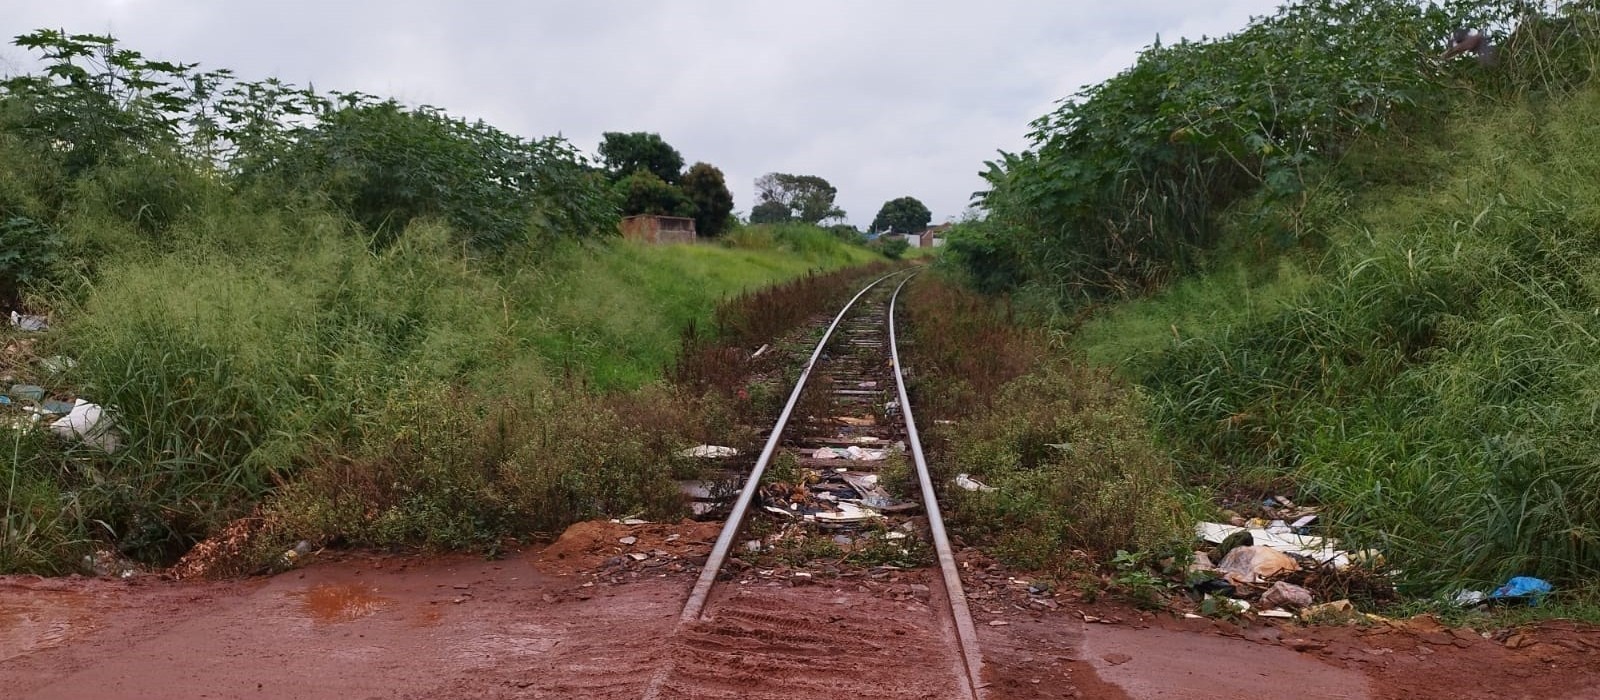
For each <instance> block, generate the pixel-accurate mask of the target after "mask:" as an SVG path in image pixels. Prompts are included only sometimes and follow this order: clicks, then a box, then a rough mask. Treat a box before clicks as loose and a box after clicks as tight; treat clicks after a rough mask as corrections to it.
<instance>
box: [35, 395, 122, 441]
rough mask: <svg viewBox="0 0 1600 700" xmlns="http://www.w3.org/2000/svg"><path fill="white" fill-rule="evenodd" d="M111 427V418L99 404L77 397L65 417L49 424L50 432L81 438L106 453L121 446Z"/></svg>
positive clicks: (65, 436)
mask: <svg viewBox="0 0 1600 700" xmlns="http://www.w3.org/2000/svg"><path fill="white" fill-rule="evenodd" d="M111 428H112V423H111V419H110V418H109V417H107V416H106V415H105V409H103V408H101V407H100V406H99V404H92V403H89V402H88V401H84V400H83V399H78V402H77V404H76V405H74V406H73V407H72V411H71V412H70V413H68V414H67V415H66V416H65V417H63V418H61V419H60V420H57V421H56V422H54V423H51V424H50V432H53V433H55V434H57V435H60V436H61V437H64V438H69V439H77V440H81V441H83V443H84V444H86V445H92V446H94V447H98V448H100V450H101V451H103V452H106V453H111V452H116V451H117V449H118V448H120V447H121V446H122V444H121V441H120V440H118V439H117V435H116V433H114V432H112V430H111Z"/></svg>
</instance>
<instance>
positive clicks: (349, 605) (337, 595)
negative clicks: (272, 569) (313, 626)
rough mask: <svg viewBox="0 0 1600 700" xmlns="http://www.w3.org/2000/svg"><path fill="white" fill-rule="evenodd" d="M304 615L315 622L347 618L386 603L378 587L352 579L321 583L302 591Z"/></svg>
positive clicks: (362, 613) (371, 611)
mask: <svg viewBox="0 0 1600 700" xmlns="http://www.w3.org/2000/svg"><path fill="white" fill-rule="evenodd" d="M301 595H302V607H303V608H304V609H305V612H306V615H309V616H310V617H311V619H313V620H316V621H317V622H325V623H331V622H350V621H351V620H358V619H360V618H363V617H366V616H368V615H371V614H373V613H376V612H378V611H379V610H382V609H384V608H386V607H388V606H389V602H390V601H389V599H388V598H385V597H383V596H380V595H378V589H376V588H373V587H371V586H362V585H359V584H353V583H322V584H318V585H315V586H312V587H311V588H308V589H306V590H305V591H304V592H303V593H302V594H301Z"/></svg>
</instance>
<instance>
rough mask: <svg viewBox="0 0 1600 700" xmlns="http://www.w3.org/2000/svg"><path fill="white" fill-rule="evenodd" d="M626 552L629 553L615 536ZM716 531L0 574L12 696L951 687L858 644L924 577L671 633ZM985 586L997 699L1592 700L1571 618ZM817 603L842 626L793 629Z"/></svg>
mask: <svg viewBox="0 0 1600 700" xmlns="http://www.w3.org/2000/svg"><path fill="white" fill-rule="evenodd" d="M674 535H675V536H674ZM627 536H632V537H637V538H638V541H637V542H635V543H633V544H631V545H628V546H624V545H621V544H619V543H618V540H619V539H620V538H621V537H627ZM714 536H715V528H714V526H707V525H704V524H693V523H685V524H679V525H650V526H640V527H627V526H622V525H617V524H610V523H597V524H585V525H582V526H579V527H577V528H576V530H575V531H574V533H570V534H569V536H568V537H566V538H564V539H563V540H562V541H560V542H558V543H556V544H555V545H553V546H551V547H549V548H538V549H530V550H528V551H526V552H522V553H519V554H516V555H512V556H510V557H507V558H505V559H502V560H496V561H485V560H483V559H480V558H472V557H461V556H451V557H432V558H419V557H391V556H377V555H364V554H341V555H330V554H324V555H323V556H322V557H320V558H319V560H318V561H315V562H313V563H311V564H310V565H307V566H305V567H304V568H302V569H299V570H295V571H291V572H289V573H286V574H282V575H279V576H276V577H271V578H264V579H252V580H246V581H232V582H218V583H210V582H207V583H188V582H171V581H163V580H159V579H157V578H155V577H137V578H134V579H131V580H126V581H117V580H87V579H53V580H47V579H38V578H33V577H10V578H0V683H3V687H4V696H5V697H7V698H17V699H18V700H22V699H28V700H33V699H44V698H74V699H76V698H107V699H112V700H116V699H120V698H157V697H159V698H308V699H323V698H326V699H329V700H355V699H357V698H638V697H641V694H642V692H643V690H644V688H645V686H646V685H647V683H648V682H649V680H650V678H651V675H652V674H653V673H656V672H657V671H658V670H659V669H661V668H663V666H664V665H665V664H667V663H668V662H669V661H670V662H671V663H672V664H673V665H675V666H676V667H678V668H680V669H683V670H681V671H679V672H677V675H676V676H675V678H676V680H675V681H674V683H673V684H672V686H671V688H670V691H671V692H670V696H672V697H741V696H742V694H741V691H742V690H744V689H749V688H753V687H756V686H763V687H783V688H787V689H789V693H790V694H789V697H793V698H809V697H828V698H835V697H840V696H841V695H842V694H844V693H845V692H851V691H852V689H853V692H854V694H855V695H857V696H861V692H862V691H861V689H863V688H867V689H873V688H876V689H879V690H880V691H881V692H879V693H878V694H877V695H872V696H874V697H877V696H887V695H893V696H895V697H927V698H938V697H941V695H942V694H943V693H944V692H945V691H944V690H943V689H942V686H941V685H940V683H941V682H942V681H941V680H940V679H943V678H948V676H949V669H948V668H947V667H946V666H947V664H948V660H947V659H945V658H944V657H943V656H941V655H940V654H937V653H930V652H929V651H928V650H917V649H894V648H881V647H873V648H867V647H863V646H861V645H860V644H859V639H860V638H862V637H863V636H867V635H864V634H862V632H863V630H868V629H871V630H874V631H881V630H885V629H886V630H889V631H890V634H891V636H894V635H895V633H894V630H896V629H899V628H905V627H906V626H914V625H917V624H921V623H920V622H919V621H921V620H926V619H929V616H924V615H916V614H912V613H914V612H915V611H916V610H917V609H918V608H919V606H924V605H926V604H927V601H926V599H925V591H926V590H927V587H926V586H925V585H923V584H921V583H920V581H921V580H923V579H922V578H920V577H922V576H924V575H925V574H923V573H922V572H898V573H892V574H890V575H886V576H881V577H878V578H872V577H861V578H859V579H834V580H826V579H818V578H813V577H804V576H796V575H795V572H783V571H755V570H750V571H748V572H746V573H745V574H742V575H741V576H739V577H738V578H737V579H736V580H735V582H734V583H733V584H731V585H730V586H728V587H727V588H728V592H727V593H726V594H724V595H726V596H729V600H728V603H729V604H728V605H724V606H722V609H723V610H724V611H725V612H724V613H723V614H722V615H721V616H719V617H718V618H717V619H714V620H711V621H709V622H707V623H704V624H702V625H698V626H694V627H692V628H690V629H688V630H686V631H680V632H679V633H678V634H676V635H674V634H673V630H674V625H675V622H676V619H677V615H678V612H679V609H680V606H681V605H682V601H683V597H684V595H685V593H686V591H687V590H688V587H689V585H690V583H691V578H692V574H691V573H690V572H692V570H693V565H694V562H695V559H696V557H699V556H704V549H705V545H706V543H707V542H708V541H709V540H710V539H711V538H712V537H714ZM630 553H636V554H642V555H643V557H642V558H635V557H629V556H626V555H628V554H630ZM974 577H975V580H974V581H973V585H972V591H973V598H974V604H975V607H974V614H975V615H976V616H977V617H978V624H979V626H980V628H981V637H982V638H981V641H982V643H983V647H984V653H985V657H986V661H987V664H988V665H987V668H986V676H987V680H988V681H989V686H988V689H987V692H988V696H989V697H991V698H1060V697H1077V698H1167V697H1172V698H1178V697H1182V698H1197V697H1218V698H1223V697H1228V698H1255V697H1259V698H1268V697H1293V698H1297V699H1306V700H1309V699H1313V698H1452V699H1456V698H1495V699H1496V700H1505V699H1508V698H1562V699H1570V700H1578V699H1580V698H1600V632H1597V631H1596V630H1593V629H1587V628H1581V627H1578V626H1574V625H1564V624H1561V623H1547V624H1546V625H1544V626H1542V627H1540V628H1537V629H1528V630H1516V631H1512V632H1514V634H1505V633H1503V634H1501V635H1499V638H1496V637H1494V636H1493V635H1491V638H1485V637H1484V636H1482V635H1480V634H1478V633H1473V632H1470V631H1460V630H1449V629H1445V628H1443V627H1441V626H1439V625H1437V623H1434V622H1433V621H1432V620H1431V619H1429V618H1419V619H1414V620H1408V621H1400V622H1395V623H1392V624H1380V625H1372V626H1367V627H1360V628H1356V627H1348V628H1303V627H1298V626H1293V625H1263V624H1259V623H1258V624H1254V625H1252V626H1250V627H1247V628H1243V627H1237V626H1234V625H1230V624H1226V623H1219V622H1213V621H1210V620H1184V619H1177V618H1174V617H1172V616H1153V615H1148V614H1141V613H1138V612H1136V611H1132V610H1128V609H1121V608H1116V607H1108V606H1103V605H1102V606H1096V607H1093V608H1085V607H1083V606H1079V605H1075V604H1073V603H1071V602H1070V601H1064V602H1063V603H1062V604H1061V605H1060V607H1059V608H1058V609H1054V610H1050V609H1039V608H1038V607H1037V606H1025V605H1019V604H1017V603H1016V602H1015V601H1014V600H1013V599H1010V598H1007V597H1006V596H1005V595H1004V593H1005V591H1004V590H999V589H1004V588H1005V587H1006V586H1007V585H1008V584H1007V583H1006V582H1004V581H1002V582H999V583H995V582H992V581H991V582H989V583H988V584H986V583H985V582H984V581H983V580H977V579H978V578H980V577H978V576H977V574H976V573H975V574H974ZM819 605H820V606H821V609H824V610H832V611H835V612H833V613H830V614H829V615H828V616H827V617H823V618H819V617H816V616H815V613H814V612H812V613H807V614H802V612H803V611H804V610H807V609H811V610H813V611H814V610H815V609H817V608H818V606H819ZM1086 616H1087V619H1088V620H1091V621H1090V622H1086V621H1085V618H1086ZM771 626H786V627H793V626H804V627H805V628H807V629H808V630H809V633H808V634H807V635H804V637H805V638H806V639H808V640H810V641H809V643H808V644H806V645H804V647H805V648H791V649H787V650H784V651H783V654H781V655H777V656H775V655H774V654H772V653H771V650H764V649H762V648H761V639H762V630H763V629H764V628H769V627H771ZM912 631H914V630H912ZM905 636H908V637H916V636H917V635H916V634H907V635H905ZM793 637H794V635H792V634H791V635H786V638H790V639H792V638H793ZM700 662H706V663H704V664H701V663H700ZM890 691H892V692H890ZM869 695H870V691H869Z"/></svg>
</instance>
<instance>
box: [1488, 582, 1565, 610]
mask: <svg viewBox="0 0 1600 700" xmlns="http://www.w3.org/2000/svg"><path fill="white" fill-rule="evenodd" d="M1552 590H1554V588H1553V587H1552V586H1551V585H1550V583H1549V582H1548V581H1545V580H1544V579H1539V578H1534V577H1532V576H1517V577H1515V578H1512V579H1511V580H1510V581H1507V582H1506V585H1504V586H1501V587H1499V588H1496V589H1494V592H1493V593H1490V594H1489V600H1490V601H1491V602H1506V601H1512V602H1515V601H1520V602H1526V603H1528V604H1529V605H1538V604H1539V601H1540V599H1542V598H1544V597H1545V596H1546V595H1549V593H1550V591H1552Z"/></svg>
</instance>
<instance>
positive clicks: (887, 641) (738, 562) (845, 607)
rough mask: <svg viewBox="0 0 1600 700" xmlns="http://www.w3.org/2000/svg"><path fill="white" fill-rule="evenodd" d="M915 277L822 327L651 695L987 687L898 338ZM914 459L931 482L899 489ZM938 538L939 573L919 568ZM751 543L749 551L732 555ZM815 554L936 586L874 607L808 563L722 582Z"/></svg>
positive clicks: (900, 275)
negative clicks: (778, 578) (751, 582)
mask: <svg viewBox="0 0 1600 700" xmlns="http://www.w3.org/2000/svg"><path fill="white" fill-rule="evenodd" d="M912 276H914V273H909V274H908V272H907V271H899V272H895V273H891V274H889V275H885V276H884V277H881V278H878V279H877V280H875V281H873V282H872V283H870V284H868V285H867V286H866V287H865V288H863V289H862V290H861V291H860V292H858V293H857V294H856V295H855V296H854V297H853V298H852V299H851V300H850V301H849V302H847V303H846V304H845V306H844V308H843V309H841V310H840V311H839V313H838V315H837V316H836V317H835V318H834V320H833V323H832V324H831V325H829V326H828V328H827V329H826V330H825V331H824V332H823V335H822V338H821V339H820V340H819V341H818V343H817V345H816V348H815V350H814V351H813V352H812V353H811V356H810V359H809V360H807V361H806V363H805V365H804V366H803V367H802V369H801V371H800V374H799V378H798V379H797V380H796V382H795V386H794V389H793V391H792V392H791V394H790V396H789V401H788V403H787V404H786V405H785V406H784V408H783V411H782V412H781V414H780V415H779V417H778V420H777V423H776V425H774V427H773V429H772V432H771V434H770V435H769V436H768V439H767V441H766V444H765V447H764V448H763V450H762V452H761V455H760V457H759V458H758V459H757V461H756V463H755V466H754V467H753V468H752V470H751V471H750V473H749V475H748V477H747V478H746V480H745V483H744V485H743V487H742V489H741V490H740V491H739V496H738V499H737V501H736V502H735V504H734V506H733V510H732V512H731V513H730V515H729V517H728V519H727V521H726V523H725V524H724V525H723V528H722V531H721V533H720V535H719V536H718V538H717V541H716V545H715V546H714V548H713V549H712V552H711V555H710V557H709V558H708V560H707V562H706V565H705V567H704V568H703V569H702V570H701V572H700V575H699V578H698V580H697V581H696V583H695V585H694V588H693V589H692V590H691V592H690V594H689V597H688V601H687V603H686V604H685V605H684V608H683V612H682V615H681V617H680V619H679V621H678V623H677V626H676V628H675V630H674V632H673V635H672V641H671V644H670V649H669V650H668V653H667V655H666V658H665V661H664V662H663V664H662V665H661V666H660V667H659V668H658V670H657V671H656V673H655V674H654V675H653V677H652V678H651V681H650V683H649V686H648V688H647V689H646V692H645V697H646V698H674V697H690V696H692V697H717V696H719V695H718V693H721V694H723V695H726V696H727V697H768V696H770V697H786V698H790V697H822V696H832V695H834V694H837V693H840V692H846V693H852V692H853V693H854V694H863V693H865V694H870V695H872V696H873V697H907V698H911V697H917V698H926V697H940V698H956V697H965V698H978V697H980V694H979V693H980V688H981V682H980V673H981V670H982V661H981V658H980V656H979V651H978V647H977V635H976V633H975V630H974V627H973V624H972V619H971V616H970V615H969V613H968V610H967V606H966V597H965V595H964V594H963V592H962V587H961V578H960V575H959V573H958V571H957V569H956V566H955V560H954V558H953V556H952V554H951V549H950V544H949V542H948V540H947V539H946V537H945V532H944V526H943V522H942V521H941V518H940V513H939V507H938V503H937V501H936V500H935V496H934V490H933V487H932V484H931V483H930V481H929V476H928V470H927V467H926V464H925V463H924V461H923V456H922V450H921V447H920V445H918V444H917V431H916V424H915V421H914V418H913V416H912V413H911V410H910V404H909V401H908V398H907V394H906V390H905V385H904V381H903V378H902V372H901V367H900V361H899V353H898V350H897V348H896V347H895V332H894V313H893V309H894V300H895V298H896V297H898V294H899V292H900V290H901V289H902V288H903V287H904V285H905V283H906V282H907V281H908V280H909V279H910V278H911V277H912ZM896 283H898V284H896ZM891 285H893V286H891ZM891 289H892V292H891ZM891 382H893V384H894V388H893V389H892V390H891V389H890V388H889V384H890V383H891ZM791 419H793V420H792V421H791ZM791 423H792V424H791ZM907 458H909V460H910V462H911V464H912V465H913V466H914V468H915V471H914V474H915V481H916V483H918V484H920V488H919V489H916V490H915V493H914V494H908V496H909V497H907V498H902V497H901V495H900V494H896V493H893V488H894V487H895V486H897V485H899V483H900V482H901V481H902V479H900V478H897V477H896V473H900V474H903V475H907V476H909V472H907V470H906V466H907ZM907 481H908V480H907ZM891 482H893V483H891ZM908 490H910V489H908ZM755 504H759V506H760V507H759V508H755V509H753V508H752V506H753V505H755ZM819 545H820V546H819ZM929 545H931V549H932V550H933V553H934V554H935V557H934V558H935V560H936V561H937V562H938V568H939V572H938V573H937V574H936V575H934V574H931V573H930V572H927V571H925V570H924V569H925V567H922V566H916V565H915V564H916V563H920V558H921V555H923V554H925V553H926V552H927V551H928V550H929ZM736 547H737V551H738V554H739V558H730V554H731V553H733V552H734V551H735V548H736ZM823 552H826V553H827V554H822V553H823ZM812 555H817V556H830V557H837V562H835V563H842V562H852V563H853V564H854V565H855V566H857V567H858V568H862V569H864V570H857V571H847V572H845V573H842V574H841V579H842V580H847V579H848V578H849V577H852V576H873V577H878V576H885V575H889V572H894V575H897V576H898V575H905V576H907V577H910V578H911V579H912V580H921V581H926V583H925V584H922V583H919V584H916V585H915V588H917V589H918V590H919V591H921V592H923V593H924V595H921V596H918V597H916V598H914V599H911V600H906V601H898V602H894V603H891V602H885V601H876V602H873V603H870V604H869V603H864V602H863V601H861V600H859V599H857V598H854V597H851V596H849V595H844V594H839V595H829V594H828V593H827V589H826V588H824V587H821V586H809V585H806V584H808V583H810V580H809V577H810V575H809V574H807V573H805V572H796V573H795V574H794V578H793V579H791V581H790V582H789V583H790V584H791V585H789V586H784V585H768V586H764V587H748V586H739V587H737V588H736V589H735V590H731V591H730V590H725V589H728V588H730V587H729V586H723V587H717V586H716V583H717V582H718V581H719V579H720V580H727V579H729V578H736V577H737V576H738V574H737V573H735V572H732V571H731V570H732V569H734V568H735V567H736V566H738V567H749V566H751V563H750V562H751V561H754V562H756V564H755V566H757V567H759V566H764V565H765V564H764V562H770V561H774V560H777V561H789V562H794V561H796V560H797V559H805V558H808V557H810V556H812ZM891 562H892V563H891ZM713 589H716V591H715V592H716V594H717V595H716V596H715V597H714V596H713V592H714V591H713ZM836 593H840V592H838V591H836ZM797 602H798V603H799V605H796V603H797ZM796 611H799V612H798V613H797V612H796Z"/></svg>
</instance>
